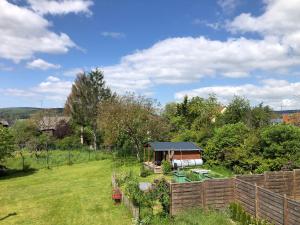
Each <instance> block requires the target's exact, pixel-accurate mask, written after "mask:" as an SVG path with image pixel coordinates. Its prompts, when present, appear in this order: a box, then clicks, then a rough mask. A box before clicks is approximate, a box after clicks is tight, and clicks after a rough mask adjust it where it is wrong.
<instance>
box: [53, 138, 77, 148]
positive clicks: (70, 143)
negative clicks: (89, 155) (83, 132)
mask: <svg viewBox="0 0 300 225" xmlns="http://www.w3.org/2000/svg"><path fill="white" fill-rule="evenodd" d="M56 147H57V148H58V149H62V150H68V149H76V148H81V147H82V145H81V144H80V139H79V138H78V137H77V136H69V137H65V138H63V139H61V140H57V141H56Z"/></svg>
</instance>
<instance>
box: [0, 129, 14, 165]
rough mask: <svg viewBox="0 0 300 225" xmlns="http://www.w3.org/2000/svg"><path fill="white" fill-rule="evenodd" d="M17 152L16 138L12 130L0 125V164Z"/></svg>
mask: <svg viewBox="0 0 300 225" xmlns="http://www.w3.org/2000/svg"><path fill="white" fill-rule="evenodd" d="M14 150H15V144H14V137H13V135H12V134H11V132H10V130H9V129H7V128H5V127H3V126H1V125H0V162H1V161H3V160H4V159H5V157H7V156H9V155H10V154H11V153H12V152H13V151H14Z"/></svg>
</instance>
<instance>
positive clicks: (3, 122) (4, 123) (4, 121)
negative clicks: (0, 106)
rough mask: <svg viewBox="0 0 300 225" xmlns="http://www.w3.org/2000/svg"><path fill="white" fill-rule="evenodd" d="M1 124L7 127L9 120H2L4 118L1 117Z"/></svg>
mask: <svg viewBox="0 0 300 225" xmlns="http://www.w3.org/2000/svg"><path fill="white" fill-rule="evenodd" d="M0 124H1V125H2V126H5V127H8V126H9V124H8V122H7V121H6V120H2V119H0Z"/></svg>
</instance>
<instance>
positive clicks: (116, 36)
mask: <svg viewBox="0 0 300 225" xmlns="http://www.w3.org/2000/svg"><path fill="white" fill-rule="evenodd" d="M101 36H103V37H110V38H114V39H120V38H124V37H125V34H124V33H120V32H111V31H104V32H102V33H101Z"/></svg>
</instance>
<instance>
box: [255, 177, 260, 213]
mask: <svg viewBox="0 0 300 225" xmlns="http://www.w3.org/2000/svg"><path fill="white" fill-rule="evenodd" d="M258 204H259V199H258V188H257V184H256V183H255V218H258V216H259V215H258V209H259V207H258Z"/></svg>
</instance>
